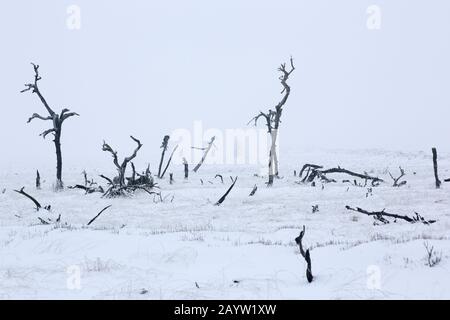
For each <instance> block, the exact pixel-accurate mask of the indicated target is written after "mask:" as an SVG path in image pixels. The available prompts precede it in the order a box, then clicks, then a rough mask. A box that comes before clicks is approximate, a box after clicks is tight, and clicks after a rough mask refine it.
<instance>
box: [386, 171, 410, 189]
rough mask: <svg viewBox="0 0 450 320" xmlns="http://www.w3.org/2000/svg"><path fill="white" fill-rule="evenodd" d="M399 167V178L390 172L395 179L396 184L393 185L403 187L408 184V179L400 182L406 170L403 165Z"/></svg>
mask: <svg viewBox="0 0 450 320" xmlns="http://www.w3.org/2000/svg"><path fill="white" fill-rule="evenodd" d="M399 168H400V176H398V178H394V176H393V175H392V174H391V173H390V172H389V175H390V176H391V179H392V180H394V184H393V185H392V186H393V187H401V186H403V185H405V184H406V181H401V182H400V183H399V181H400V179H401V178H403V177H404V176H405V170H403V169H402V167H399Z"/></svg>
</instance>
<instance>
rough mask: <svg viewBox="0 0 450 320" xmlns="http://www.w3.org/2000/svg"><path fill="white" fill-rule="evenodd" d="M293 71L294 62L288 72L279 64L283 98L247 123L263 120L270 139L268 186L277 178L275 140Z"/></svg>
mask: <svg viewBox="0 0 450 320" xmlns="http://www.w3.org/2000/svg"><path fill="white" fill-rule="evenodd" d="M294 70H295V67H294V60H293V59H292V57H291V59H290V70H288V69H287V68H286V63H283V64H281V66H280V67H279V68H278V71H280V72H281V76H280V78H279V79H280V80H281V85H282V86H283V90H282V91H281V94H283V98H282V99H281V101H280V102H279V103H278V104H277V105H276V106H275V110H272V109H269V111H268V112H266V113H264V112H262V111H260V113H259V114H258V115H256V116H255V117H253V118H252V120H250V122H249V123H251V122H254V123H255V126H256V125H257V123H258V120H259V119H260V118H263V119H264V120H265V121H266V126H267V132H268V133H269V134H270V137H271V146H270V151H269V166H268V167H269V181H268V182H267V185H268V186H271V185H272V184H273V179H274V177H278V156H277V149H276V145H277V138H278V129H279V126H280V123H281V114H282V112H283V107H284V105H285V104H286V101H287V99H288V98H289V95H290V93H291V87H290V86H289V85H288V84H287V80H288V79H289V76H290V75H291V73H292V72H293V71H294Z"/></svg>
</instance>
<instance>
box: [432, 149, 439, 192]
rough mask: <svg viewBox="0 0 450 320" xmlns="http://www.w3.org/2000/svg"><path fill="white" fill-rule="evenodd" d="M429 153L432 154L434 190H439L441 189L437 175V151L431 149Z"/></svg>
mask: <svg viewBox="0 0 450 320" xmlns="http://www.w3.org/2000/svg"><path fill="white" fill-rule="evenodd" d="M431 151H432V152H433V168H434V180H435V181H436V189H439V188H440V187H441V180H439V175H438V163H437V150H436V148H432V149H431Z"/></svg>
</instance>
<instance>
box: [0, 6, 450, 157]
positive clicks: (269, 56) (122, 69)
mask: <svg viewBox="0 0 450 320" xmlns="http://www.w3.org/2000/svg"><path fill="white" fill-rule="evenodd" d="M69 5H78V6H79V8H80V9H81V29H80V30H69V29H68V28H67V26H66V22H67V21H66V20H67V17H68V14H67V12H66V10H67V7H68V6H69ZM370 5H378V6H379V8H380V9H381V14H382V16H381V29H380V30H369V29H368V28H367V25H366V22H367V18H368V15H367V13H366V10H367V8H368V6H370ZM0 34H1V38H0V39H1V48H0V55H1V60H0V63H1V77H0V93H1V116H0V147H1V156H0V165H1V164H2V163H3V164H5V163H24V164H26V163H30V162H32V163H33V164H35V163H36V165H39V163H45V162H51V163H53V162H54V149H53V145H52V144H51V142H50V139H49V141H44V140H43V139H42V138H41V137H39V136H38V134H39V133H41V132H42V131H43V130H44V129H46V128H47V127H46V126H47V124H46V123H44V122H42V121H39V120H36V121H33V122H32V123H31V124H26V120H27V119H28V117H29V116H30V115H31V114H32V113H34V112H39V113H42V114H45V112H44V109H43V107H42V105H41V104H40V102H39V101H38V99H37V97H36V96H35V95H32V94H31V93H25V94H20V93H19V91H20V90H21V89H22V88H23V84H24V83H27V82H29V81H31V80H32V77H33V71H32V68H31V66H30V64H29V63H30V62H31V61H34V62H36V63H38V64H40V66H41V68H40V71H41V75H42V78H43V79H42V81H41V82H40V87H41V90H42V92H43V94H44V95H45V97H46V98H47V100H48V102H49V103H50V104H51V105H52V106H53V107H54V109H55V111H58V112H59V110H60V109H61V108H63V107H67V108H70V109H72V110H74V111H77V112H79V113H80V114H81V117H79V118H72V119H70V120H68V121H67V122H66V123H65V127H64V129H63V150H64V159H65V161H66V163H72V164H73V163H76V162H77V161H82V162H83V163H86V162H88V161H90V160H91V159H92V160H93V161H95V160H96V159H105V158H106V159H107V160H108V161H109V155H105V154H104V153H103V152H102V151H101V150H100V148H101V143H102V140H103V139H106V140H107V141H108V142H109V143H110V144H111V145H112V146H114V147H115V148H117V149H118V150H119V152H121V154H124V153H128V152H129V151H130V150H131V149H132V148H133V147H134V145H133V143H132V142H131V140H130V139H129V138H128V136H129V134H133V135H135V136H136V137H139V138H140V139H141V140H142V142H143V143H144V149H142V154H141V157H143V158H155V159H156V158H157V157H158V156H159V146H160V143H161V140H162V136H163V135H164V134H170V133H171V132H172V131H173V130H175V129H179V128H186V129H192V127H193V123H194V121H195V120H201V121H202V122H203V126H204V127H205V128H218V129H229V128H240V127H245V126H246V123H247V122H248V120H249V119H250V118H251V117H252V116H253V115H254V114H255V113H256V112H258V111H259V110H265V109H267V108H269V107H273V106H274V105H275V104H276V103H277V102H278V101H279V99H280V97H281V96H280V89H281V87H280V83H279V80H278V73H277V71H276V69H277V67H278V65H279V64H280V63H281V62H283V61H287V60H288V59H289V57H290V56H291V55H292V56H293V57H294V59H295V64H296V67H297V70H296V71H295V73H294V74H293V75H292V78H291V79H290V82H289V83H290V85H291V87H292V95H291V97H290V99H289V101H288V103H287V104H286V106H285V111H284V114H283V123H282V130H283V131H282V133H281V134H282V136H281V137H282V139H281V138H280V139H281V141H280V143H281V148H282V149H283V148H287V147H289V148H299V149H300V148H302V147H311V146H316V147H320V148H352V149H356V148H388V149H398V150H415V149H417V150H429V148H431V146H437V147H438V148H440V149H445V150H446V151H448V150H450V139H449V138H450V63H449V59H450V1H447V0H408V1H407V0H384V1H382V0H371V1H366V0H341V1H337V0H309V1H301V0H291V1H287V0H282V1H279V0H277V1H274V0H273V1H267V0H264V1H262V0H251V1H249V0H247V1H244V0H226V1H211V0H203V1H200V0H178V1H173V0H169V1H166V0H165V1H144V0H141V1H137V0H135V1H131V0H127V1H125V0H122V1H111V0H108V1H106V0H104V1H100V0H94V1H93V0H89V1H76V0H73V1H61V0H59V1H56V0H53V1H49V0H42V1H32V0H28V1H24V0H15V1H5V2H3V3H2V4H1V10H0Z"/></svg>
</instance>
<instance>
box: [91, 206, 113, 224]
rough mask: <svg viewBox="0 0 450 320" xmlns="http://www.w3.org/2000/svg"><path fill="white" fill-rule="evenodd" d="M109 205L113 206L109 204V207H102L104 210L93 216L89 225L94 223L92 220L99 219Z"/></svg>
mask: <svg viewBox="0 0 450 320" xmlns="http://www.w3.org/2000/svg"><path fill="white" fill-rule="evenodd" d="M109 207H111V205H109V206H107V207H104V208H103V209H102V211H100V212H99V213H98V214H97V215H96V216H95V217H94V218H92V219H91V221H89V222H88V224H87V225H88V226H89V225H90V224H91V223H92V222H94V221H95V219H97V218H98V217H99V216H100V215H101V214H102V213H103V212H104V211H105V210H106V209H108V208H109Z"/></svg>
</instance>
